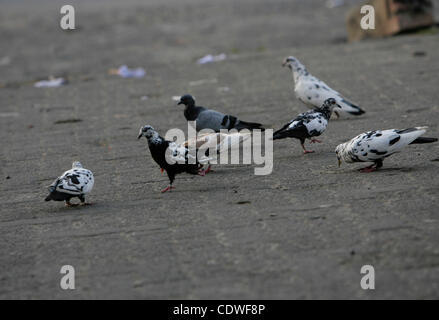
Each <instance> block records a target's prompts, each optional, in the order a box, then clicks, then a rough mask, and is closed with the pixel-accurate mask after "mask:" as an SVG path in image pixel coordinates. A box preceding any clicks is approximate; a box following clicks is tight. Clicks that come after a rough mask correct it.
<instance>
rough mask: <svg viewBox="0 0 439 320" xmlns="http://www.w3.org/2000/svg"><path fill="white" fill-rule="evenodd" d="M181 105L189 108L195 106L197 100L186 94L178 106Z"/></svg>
mask: <svg viewBox="0 0 439 320" xmlns="http://www.w3.org/2000/svg"><path fill="white" fill-rule="evenodd" d="M180 104H184V105H185V106H187V107H191V106H194V105H195V99H194V97H192V96H191V95H190V94H185V95H184V96H181V98H180V101H179V102H178V105H180Z"/></svg>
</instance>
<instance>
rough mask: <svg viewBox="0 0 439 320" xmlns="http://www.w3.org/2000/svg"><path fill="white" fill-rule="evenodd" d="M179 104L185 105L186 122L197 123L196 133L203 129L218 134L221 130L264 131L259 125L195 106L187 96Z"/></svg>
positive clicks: (192, 98)
mask: <svg viewBox="0 0 439 320" xmlns="http://www.w3.org/2000/svg"><path fill="white" fill-rule="evenodd" d="M180 104H183V105H185V109H184V116H185V118H186V120H187V121H196V122H197V123H196V128H195V129H196V130H197V131H201V130H203V129H212V130H214V131H215V132H219V131H220V130H221V129H227V130H231V129H236V130H238V131H239V130H242V129H249V130H253V129H261V130H264V128H263V126H262V124H260V123H254V122H246V121H242V120H239V119H238V118H236V117H234V116H231V115H225V114H223V113H221V112H218V111H215V110H210V109H207V108H204V107H200V106H196V105H195V99H194V97H192V96H191V95H189V94H186V95H184V96H182V97H181V98H180V101H179V102H178V105H180Z"/></svg>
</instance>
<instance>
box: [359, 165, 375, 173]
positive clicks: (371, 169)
mask: <svg viewBox="0 0 439 320" xmlns="http://www.w3.org/2000/svg"><path fill="white" fill-rule="evenodd" d="M377 169H378V168H377V165H376V164H373V165H371V166H368V167H366V168H363V169H360V172H362V173H371V172H374V171H377Z"/></svg>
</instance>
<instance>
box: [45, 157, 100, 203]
mask: <svg viewBox="0 0 439 320" xmlns="http://www.w3.org/2000/svg"><path fill="white" fill-rule="evenodd" d="M93 185H94V177H93V173H92V172H91V171H90V170H87V169H85V168H84V167H83V166H82V164H81V163H80V162H77V161H75V162H73V164H72V169H70V170H68V171H66V172H64V173H63V174H62V176H60V177H59V178H57V179H56V180H55V181H54V182H53V183H52V184H51V185H50V186H49V191H50V193H49V195H48V196H47V197H46V199H45V200H46V201H50V200H53V201H65V202H66V206H68V207H70V206H75V205H74V204H72V203H70V199H72V198H75V197H77V198H79V200H80V201H81V205H86V204H87V203H86V202H85V195H86V194H88V193H90V192H91V190H92V189H93Z"/></svg>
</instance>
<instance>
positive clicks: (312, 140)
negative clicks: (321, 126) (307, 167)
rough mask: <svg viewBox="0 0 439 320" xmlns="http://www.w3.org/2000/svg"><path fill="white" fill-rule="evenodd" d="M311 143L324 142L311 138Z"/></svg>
mask: <svg viewBox="0 0 439 320" xmlns="http://www.w3.org/2000/svg"><path fill="white" fill-rule="evenodd" d="M311 143H322V141H321V140H317V139H311Z"/></svg>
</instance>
